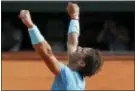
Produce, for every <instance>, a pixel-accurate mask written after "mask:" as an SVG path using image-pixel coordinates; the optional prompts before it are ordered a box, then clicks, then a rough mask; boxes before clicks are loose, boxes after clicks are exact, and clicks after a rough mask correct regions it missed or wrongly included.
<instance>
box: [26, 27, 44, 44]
mask: <svg viewBox="0 0 135 91" xmlns="http://www.w3.org/2000/svg"><path fill="white" fill-rule="evenodd" d="M28 31H29V35H30V38H31V42H32V44H33V45H35V44H39V43H41V42H43V41H45V39H44V37H43V36H42V35H41V33H40V31H39V29H38V27H37V26H36V25H34V26H33V27H32V28H29V29H28Z"/></svg>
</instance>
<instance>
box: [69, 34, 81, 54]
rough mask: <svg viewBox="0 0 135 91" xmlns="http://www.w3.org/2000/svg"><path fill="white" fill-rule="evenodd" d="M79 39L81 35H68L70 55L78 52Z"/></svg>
mask: <svg viewBox="0 0 135 91" xmlns="http://www.w3.org/2000/svg"><path fill="white" fill-rule="evenodd" d="M78 37H79V34H77V33H74V32H73V33H70V34H68V41H67V50H68V54H70V53H72V52H75V51H76V49H77V46H78Z"/></svg>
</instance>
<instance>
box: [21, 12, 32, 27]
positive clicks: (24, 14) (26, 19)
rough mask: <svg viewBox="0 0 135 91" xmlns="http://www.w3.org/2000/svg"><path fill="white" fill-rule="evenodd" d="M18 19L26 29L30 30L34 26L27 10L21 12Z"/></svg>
mask: <svg viewBox="0 0 135 91" xmlns="http://www.w3.org/2000/svg"><path fill="white" fill-rule="evenodd" d="M19 18H20V19H21V20H22V22H23V24H24V25H26V26H27V27H28V28H32V27H33V26H34V24H33V22H32V19H31V15H30V12H29V11H28V10H21V11H20V15H19Z"/></svg>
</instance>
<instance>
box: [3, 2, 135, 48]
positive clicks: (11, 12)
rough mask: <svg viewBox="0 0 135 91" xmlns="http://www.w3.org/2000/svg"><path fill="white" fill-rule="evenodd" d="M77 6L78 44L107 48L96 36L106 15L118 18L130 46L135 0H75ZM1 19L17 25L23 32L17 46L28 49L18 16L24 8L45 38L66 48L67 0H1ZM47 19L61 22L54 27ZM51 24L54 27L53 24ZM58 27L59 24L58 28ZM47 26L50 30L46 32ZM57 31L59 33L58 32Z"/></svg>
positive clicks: (25, 29) (29, 45) (24, 31)
mask: <svg viewBox="0 0 135 91" xmlns="http://www.w3.org/2000/svg"><path fill="white" fill-rule="evenodd" d="M77 3H78V4H79V6H80V9H81V11H80V12H81V14H80V27H81V36H80V38H79V42H80V43H79V45H80V46H86V47H94V48H98V49H101V50H108V48H107V45H105V44H104V43H97V41H96V38H97V36H98V34H99V33H100V31H101V30H102V28H103V24H104V22H105V20H106V19H109V18H110V17H112V18H113V20H116V21H119V23H120V24H123V25H124V26H126V27H127V28H128V30H129V35H130V43H129V50H130V46H131V44H132V43H133V41H134V31H135V29H134V26H135V25H134V21H135V20H134V17H135V14H134V13H135V12H134V11H135V3H134V2H127V1H126V2H124V1H123V2H107V1H106V2H103V1H101V2H92V1H84V2H77ZM1 5H2V7H1V9H2V10H1V11H2V18H1V19H2V22H3V21H4V20H6V19H8V20H10V21H11V22H12V24H13V25H14V26H15V27H17V28H19V29H20V30H21V32H22V34H23V41H22V43H21V48H20V50H31V49H32V45H31V42H30V38H29V35H28V32H27V28H26V27H25V26H24V25H23V24H22V22H21V21H20V19H19V18H18V14H19V12H20V10H22V9H28V10H30V11H31V12H32V19H33V21H34V22H35V24H37V26H38V27H39V29H40V30H41V33H42V34H43V35H44V36H45V38H46V39H47V40H48V41H60V42H62V43H63V46H64V47H65V50H66V40H67V30H68V24H69V20H70V18H69V17H68V15H67V13H66V6H67V2H62V1H57V2H56V1H55V2H47V1H44V2H43V1H42V2H41V1H40V2H39V1H31V2H28V1H23V2H22V1H21V2H17V1H12V2H9V1H8V2H7V1H5V2H4V1H2V2H1ZM50 20H54V21H55V22H56V24H57V22H58V21H60V22H61V23H62V24H61V25H60V26H59V27H58V28H57V26H56V27H54V26H49V27H47V24H48V22H49V21H50ZM53 27H54V28H53ZM60 27H61V28H60ZM49 29H52V30H53V32H52V31H50V32H49ZM60 33H61V34H60Z"/></svg>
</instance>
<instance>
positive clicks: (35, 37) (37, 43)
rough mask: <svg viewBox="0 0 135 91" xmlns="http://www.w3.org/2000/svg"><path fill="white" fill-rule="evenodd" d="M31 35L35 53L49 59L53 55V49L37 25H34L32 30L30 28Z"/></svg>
mask: <svg viewBox="0 0 135 91" xmlns="http://www.w3.org/2000/svg"><path fill="white" fill-rule="evenodd" d="M28 31H29V35H30V38H31V43H32V45H33V47H34V49H35V51H36V52H37V53H38V54H39V55H40V56H41V57H42V58H45V59H47V58H48V57H49V56H51V55H52V49H51V47H50V45H49V44H48V43H47V41H46V40H45V39H44V37H43V36H42V35H41V33H40V31H39V29H38V28H37V26H36V25H33V26H32V27H31V28H28Z"/></svg>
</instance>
